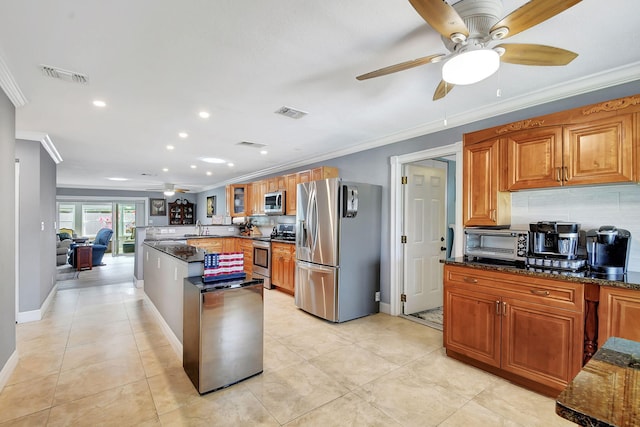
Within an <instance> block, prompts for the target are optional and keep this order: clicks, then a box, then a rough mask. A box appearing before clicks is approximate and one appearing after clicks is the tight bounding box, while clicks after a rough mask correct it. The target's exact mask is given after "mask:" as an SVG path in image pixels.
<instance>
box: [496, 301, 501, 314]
mask: <svg viewBox="0 0 640 427" xmlns="http://www.w3.org/2000/svg"><path fill="white" fill-rule="evenodd" d="M496 316H500V301H496Z"/></svg>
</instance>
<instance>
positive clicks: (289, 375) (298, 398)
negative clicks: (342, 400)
mask: <svg viewBox="0 0 640 427" xmlns="http://www.w3.org/2000/svg"><path fill="white" fill-rule="evenodd" d="M246 385H247V387H248V388H249V389H250V390H251V392H252V393H253V394H254V395H255V396H256V397H257V398H258V400H260V402H262V404H263V405H264V407H265V408H266V409H267V410H268V411H269V413H271V414H272V415H273V416H274V417H275V418H276V419H277V420H278V421H279V422H280V423H286V422H288V421H291V420H292V419H294V418H297V417H299V416H300V415H303V414H305V413H307V412H309V411H310V410H312V409H314V408H317V407H318V406H321V405H324V404H325V403H327V402H330V401H332V400H333V399H335V398H337V397H340V396H342V395H344V394H346V393H347V392H348V390H347V389H346V388H345V387H343V386H341V385H340V384H339V383H338V382H337V381H335V380H334V379H332V378H331V377H329V376H328V375H327V374H325V373H324V372H322V371H321V370H319V369H318V368H316V367H315V366H312V365H310V364H309V363H308V362H303V363H300V364H297V365H293V366H290V367H288V368H284V369H280V370H278V371H274V372H268V373H263V374H261V375H258V376H256V377H254V378H251V379H249V380H247V381H246Z"/></svg>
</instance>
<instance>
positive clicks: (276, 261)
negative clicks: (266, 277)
mask: <svg viewBox="0 0 640 427" xmlns="http://www.w3.org/2000/svg"><path fill="white" fill-rule="evenodd" d="M271 283H272V284H273V285H274V286H278V287H281V286H283V283H284V257H283V255H282V248H281V247H280V245H279V244H277V243H272V245H271Z"/></svg>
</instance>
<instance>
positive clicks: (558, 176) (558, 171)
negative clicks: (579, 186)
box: [556, 168, 562, 182]
mask: <svg viewBox="0 0 640 427" xmlns="http://www.w3.org/2000/svg"><path fill="white" fill-rule="evenodd" d="M560 169H561V168H556V181H558V182H561V181H562V178H561V177H560Z"/></svg>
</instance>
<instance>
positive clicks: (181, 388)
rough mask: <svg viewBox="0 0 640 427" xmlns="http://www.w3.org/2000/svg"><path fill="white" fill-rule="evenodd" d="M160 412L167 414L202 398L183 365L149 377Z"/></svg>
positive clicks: (157, 408)
mask: <svg viewBox="0 0 640 427" xmlns="http://www.w3.org/2000/svg"><path fill="white" fill-rule="evenodd" d="M147 382H148V383H149V388H150V389H151V395H152V396H153V401H154V403H155V406H156V410H157V412H158V414H160V415H162V414H166V413H167V412H171V411H174V410H176V409H178V408H180V407H182V406H186V405H189V404H190V403H192V402H194V401H195V400H198V399H200V394H198V391H197V390H196V388H195V387H194V385H193V383H192V382H191V380H190V379H189V377H188V376H187V374H186V373H185V372H184V370H183V369H182V367H179V368H174V369H169V370H167V371H165V372H163V373H161V374H159V375H155V376H153V377H150V378H147Z"/></svg>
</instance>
